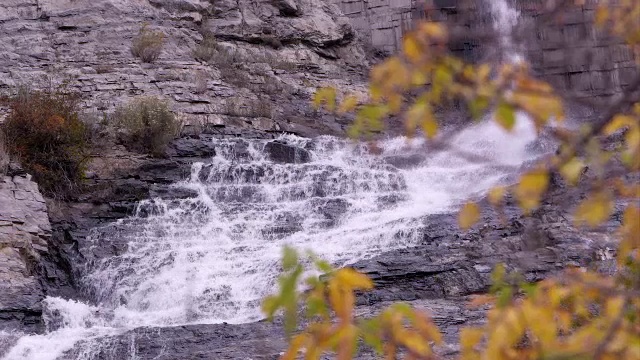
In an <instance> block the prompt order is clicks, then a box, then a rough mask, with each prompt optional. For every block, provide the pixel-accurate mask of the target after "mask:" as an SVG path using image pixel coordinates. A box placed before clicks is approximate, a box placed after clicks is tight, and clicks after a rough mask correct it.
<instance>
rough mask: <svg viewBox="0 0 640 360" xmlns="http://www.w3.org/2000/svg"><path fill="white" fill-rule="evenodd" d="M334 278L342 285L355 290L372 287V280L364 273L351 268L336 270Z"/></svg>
mask: <svg viewBox="0 0 640 360" xmlns="http://www.w3.org/2000/svg"><path fill="white" fill-rule="evenodd" d="M336 278H337V279H338V280H339V281H340V283H341V284H342V285H343V286H347V287H349V288H350V289H355V290H368V289H373V281H371V279H369V277H368V276H367V275H365V274H362V273H359V272H357V271H356V270H354V269H351V268H344V269H340V270H338V272H337V273H336Z"/></svg>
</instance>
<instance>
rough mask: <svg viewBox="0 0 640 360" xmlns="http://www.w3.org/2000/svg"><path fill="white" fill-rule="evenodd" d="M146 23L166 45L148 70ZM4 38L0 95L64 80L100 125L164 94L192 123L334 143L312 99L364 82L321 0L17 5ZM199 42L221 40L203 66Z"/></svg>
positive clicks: (358, 57) (41, 0)
mask: <svg viewBox="0 0 640 360" xmlns="http://www.w3.org/2000/svg"><path fill="white" fill-rule="evenodd" d="M143 24H148V25H149V27H150V28H152V29H154V30H156V31H160V32H162V33H163V34H164V35H165V36H166V44H165V46H164V49H163V51H162V54H161V55H160V58H159V59H158V60H156V61H155V62H154V63H153V64H144V63H141V61H140V60H139V59H137V58H135V57H134V56H133V55H132V54H131V50H130V47H131V43H132V38H133V37H134V36H136V35H137V34H138V31H139V30H140V28H141V26H143ZM0 32H2V34H3V36H2V38H1V39H0V48H2V52H1V54H0V90H2V89H4V90H5V92H6V91H11V90H13V89H14V88H15V87H16V86H21V85H28V86H31V87H43V86H47V85H48V84H50V83H51V82H53V83H60V82H66V83H67V86H69V87H70V88H71V89H74V90H78V91H79V92H80V93H81V94H82V95H83V97H84V100H85V104H86V107H87V112H88V113H89V114H90V115H92V116H93V117H95V118H96V121H98V120H99V118H100V117H101V116H102V115H103V114H104V113H107V112H109V111H111V110H112V109H113V108H114V107H115V106H117V105H120V104H122V103H123V102H125V101H126V100H128V99H129V98H130V97H133V96H137V95H154V96H158V95H159V96H163V97H165V98H168V99H169V100H171V102H172V107H173V110H175V111H176V112H177V113H179V114H180V116H181V117H182V118H183V120H184V121H185V122H186V123H187V125H196V126H199V125H202V124H205V123H213V124H217V125H236V126H241V127H244V128H250V129H259V130H264V131H288V132H294V133H299V134H303V135H315V134H318V133H332V134H339V133H341V132H342V128H343V125H344V124H341V123H340V122H336V121H335V119H333V118H332V117H328V116H321V115H319V114H317V113H316V112H314V111H313V110H312V109H311V108H310V106H309V99H310V95H311V94H312V93H313V91H314V89H315V88H316V87H318V86H323V85H334V86H338V87H341V88H345V87H351V88H353V89H358V88H359V86H361V85H359V84H362V83H363V82H362V80H363V79H364V76H365V75H366V74H367V70H366V64H367V63H366V61H365V59H364V54H363V51H362V49H361V48H360V46H359V45H358V44H357V43H356V42H355V41H354V38H355V36H354V30H353V28H352V26H351V25H350V24H349V21H348V19H347V18H345V17H344V16H342V14H341V13H340V11H339V9H338V8H337V7H336V6H334V5H330V4H328V3H326V2H324V1H322V0H313V1H304V2H302V1H299V2H296V1H290V0H271V1H258V2H256V1H249V0H242V1H235V0H233V1H231V0H216V1H208V0H144V1H126V0H98V1H95V0H10V1H8V2H7V1H3V2H2V4H0ZM203 36H205V37H206V36H209V37H213V38H214V40H213V41H215V48H216V50H215V51H214V52H213V53H212V55H211V56H212V58H211V59H208V60H209V61H208V63H207V62H203V61H199V60H196V59H195V56H194V50H196V49H197V48H198V46H200V45H199V44H200V43H202V41H203ZM212 50H213V49H212Z"/></svg>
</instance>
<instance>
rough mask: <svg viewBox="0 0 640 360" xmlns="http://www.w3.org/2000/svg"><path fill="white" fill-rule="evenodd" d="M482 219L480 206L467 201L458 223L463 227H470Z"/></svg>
mask: <svg viewBox="0 0 640 360" xmlns="http://www.w3.org/2000/svg"><path fill="white" fill-rule="evenodd" d="M478 219H480V208H479V207H478V204H476V203H467V204H466V205H465V206H464V207H463V208H462V210H461V211H460V214H459V215H458V224H460V227H461V228H463V229H468V228H470V227H471V226H473V225H474V224H475V223H476V222H478Z"/></svg>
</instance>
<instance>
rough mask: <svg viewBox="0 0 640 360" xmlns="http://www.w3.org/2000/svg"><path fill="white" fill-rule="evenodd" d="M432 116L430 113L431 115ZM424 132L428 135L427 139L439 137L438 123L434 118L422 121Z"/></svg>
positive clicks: (426, 118) (426, 117) (425, 118)
mask: <svg viewBox="0 0 640 360" xmlns="http://www.w3.org/2000/svg"><path fill="white" fill-rule="evenodd" d="M429 114H430V113H429ZM421 125H422V131H423V132H424V133H425V135H427V138H429V139H433V138H434V137H435V136H436V135H438V123H437V122H436V120H435V119H434V118H433V117H429V116H425V117H424V118H423V119H422V124H421Z"/></svg>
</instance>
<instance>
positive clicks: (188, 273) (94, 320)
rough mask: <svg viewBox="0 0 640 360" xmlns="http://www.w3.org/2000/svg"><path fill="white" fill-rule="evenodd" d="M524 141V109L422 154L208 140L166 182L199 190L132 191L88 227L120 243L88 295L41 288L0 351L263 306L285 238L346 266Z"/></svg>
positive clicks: (519, 155) (82, 345)
mask: <svg viewBox="0 0 640 360" xmlns="http://www.w3.org/2000/svg"><path fill="white" fill-rule="evenodd" d="M491 4H492V9H493V11H494V12H495V14H497V16H496V19H497V20H496V28H497V29H499V30H500V34H501V35H502V39H503V46H504V47H505V48H506V49H513V44H512V43H511V40H510V32H511V29H512V27H513V26H514V24H515V18H516V16H517V13H515V11H513V10H511V9H510V8H509V7H508V6H507V3H506V1H504V0H501V1H494V0H492V1H491ZM514 56H515V57H516V58H517V55H514ZM535 140H536V132H535V130H534V126H533V124H532V123H531V121H529V119H527V118H526V117H524V116H522V115H518V122H517V125H516V128H515V129H514V130H513V131H512V132H509V133H508V132H506V131H505V130H503V129H502V128H500V127H499V126H498V125H496V124H495V123H494V122H492V121H483V122H481V123H478V124H474V125H471V126H469V127H467V128H466V129H464V130H463V131H461V132H460V133H458V134H457V135H456V136H454V137H453V138H452V139H451V140H450V143H451V144H453V145H454V146H455V148H454V149H450V150H447V151H439V152H436V153H433V154H430V153H427V152H426V150H425V149H426V147H425V140H421V139H414V140H409V139H406V138H403V137H398V138H392V139H388V140H385V141H381V143H380V144H379V146H380V148H381V152H380V153H376V154H373V153H371V152H370V151H368V149H367V146H366V145H364V144H358V143H354V142H351V141H348V140H344V139H339V138H334V137H328V136H323V137H319V138H316V139H306V138H300V137H296V136H291V135H283V136H282V137H281V138H279V139H278V141H280V142H281V143H285V144H287V145H288V146H293V147H296V148H299V149H304V150H303V151H305V152H306V153H308V154H309V159H308V160H309V161H306V162H304V163H298V164H289V163H280V162H274V161H272V160H271V159H270V158H269V157H268V156H267V155H266V151H265V146H266V143H267V141H266V140H251V141H249V140H243V139H217V140H214V141H215V147H216V152H217V154H216V156H215V157H213V158H212V159H211V160H210V161H208V162H206V163H197V164H194V165H193V168H192V171H191V176H190V177H189V178H188V179H185V180H184V181H183V182H180V183H176V184H174V185H173V186H174V187H175V188H177V189H179V188H186V189H190V190H191V191H193V192H194V193H196V194H197V196H193V197H191V198H187V199H178V200H163V199H150V200H146V201H142V202H140V204H139V205H138V206H137V209H136V213H135V215H134V216H131V217H129V218H126V219H123V220H120V221H118V222H116V223H114V224H111V225H108V226H105V227H103V228H98V229H94V230H93V231H92V233H91V235H90V236H89V238H88V239H87V242H88V245H87V247H88V248H89V249H91V248H92V247H96V248H98V247H101V246H102V247H107V246H110V245H111V244H120V245H122V244H124V245H125V246H124V250H123V251H121V252H119V253H117V254H114V255H112V256H107V257H104V258H100V259H98V260H97V261H95V262H94V263H92V264H90V265H89V266H88V267H87V269H86V270H85V273H84V277H83V282H84V284H85V286H86V287H87V289H88V290H89V293H91V294H92V295H93V296H94V303H93V304H85V303H81V302H78V301H74V300H64V299H60V298H51V297H50V298H47V299H46V301H45V303H44V308H45V316H44V319H45V322H46V325H47V332H46V333H45V334H42V335H25V336H20V334H7V333H5V334H0V344H6V343H11V344H12V346H11V348H10V349H9V350H8V352H7V353H6V355H5V356H4V359H7V360H14V359H15V360H17V359H32V360H54V359H57V358H59V357H61V356H66V354H68V352H69V351H72V350H73V351H74V357H75V358H77V359H93V358H94V357H95V356H96V353H97V352H96V351H97V350H96V349H99V348H100V347H101V346H108V343H105V341H107V340H105V339H107V338H108V337H109V336H111V335H115V334H121V333H124V332H125V331H127V330H130V329H133V328H137V327H142V326H155V327H163V326H175V325H182V324H215V323H222V322H227V323H246V322H252V321H256V320H259V319H262V316H261V313H260V311H259V305H260V302H261V299H262V298H263V297H264V296H266V295H267V294H269V293H271V292H272V291H274V289H275V281H276V276H277V275H278V272H279V265H278V261H279V258H280V255H281V249H282V247H283V246H285V245H291V246H294V247H296V248H298V249H311V250H313V251H315V252H316V253H317V254H318V255H320V256H321V257H323V258H325V259H327V260H329V261H331V262H332V263H333V264H335V265H337V266H343V265H347V264H349V263H352V262H355V261H357V260H360V259H364V258H368V257H372V256H375V255H377V254H380V253H382V252H383V251H388V250H392V249H398V248H403V247H409V246H412V245H414V244H417V242H418V241H419V240H420V236H421V233H420V229H421V228H422V227H424V226H425V224H424V221H425V218H426V217H427V216H428V215H431V214H438V213H447V212H451V211H454V210H455V209H457V208H458V207H459V206H460V204H461V203H463V202H465V201H467V200H468V199H472V198H476V197H479V196H482V195H483V194H485V193H486V191H488V190H489V189H490V188H491V187H493V186H495V185H496V184H500V183H504V182H506V181H508V177H509V175H510V174H513V173H515V172H517V171H518V169H519V168H520V166H521V165H522V164H523V163H526V162H528V161H531V160H533V159H535V158H536V157H538V156H540V155H541V153H540V152H536V151H532V150H531V147H530V144H532V143H533V142H534V141H535ZM301 151H302V150H301ZM462 152H464V153H472V154H474V155H476V156H477V157H482V158H486V159H488V160H489V161H488V162H481V161H470V160H468V159H467V158H465V157H462V156H460V153H462ZM134 355H135V354H133V355H132V357H134Z"/></svg>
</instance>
